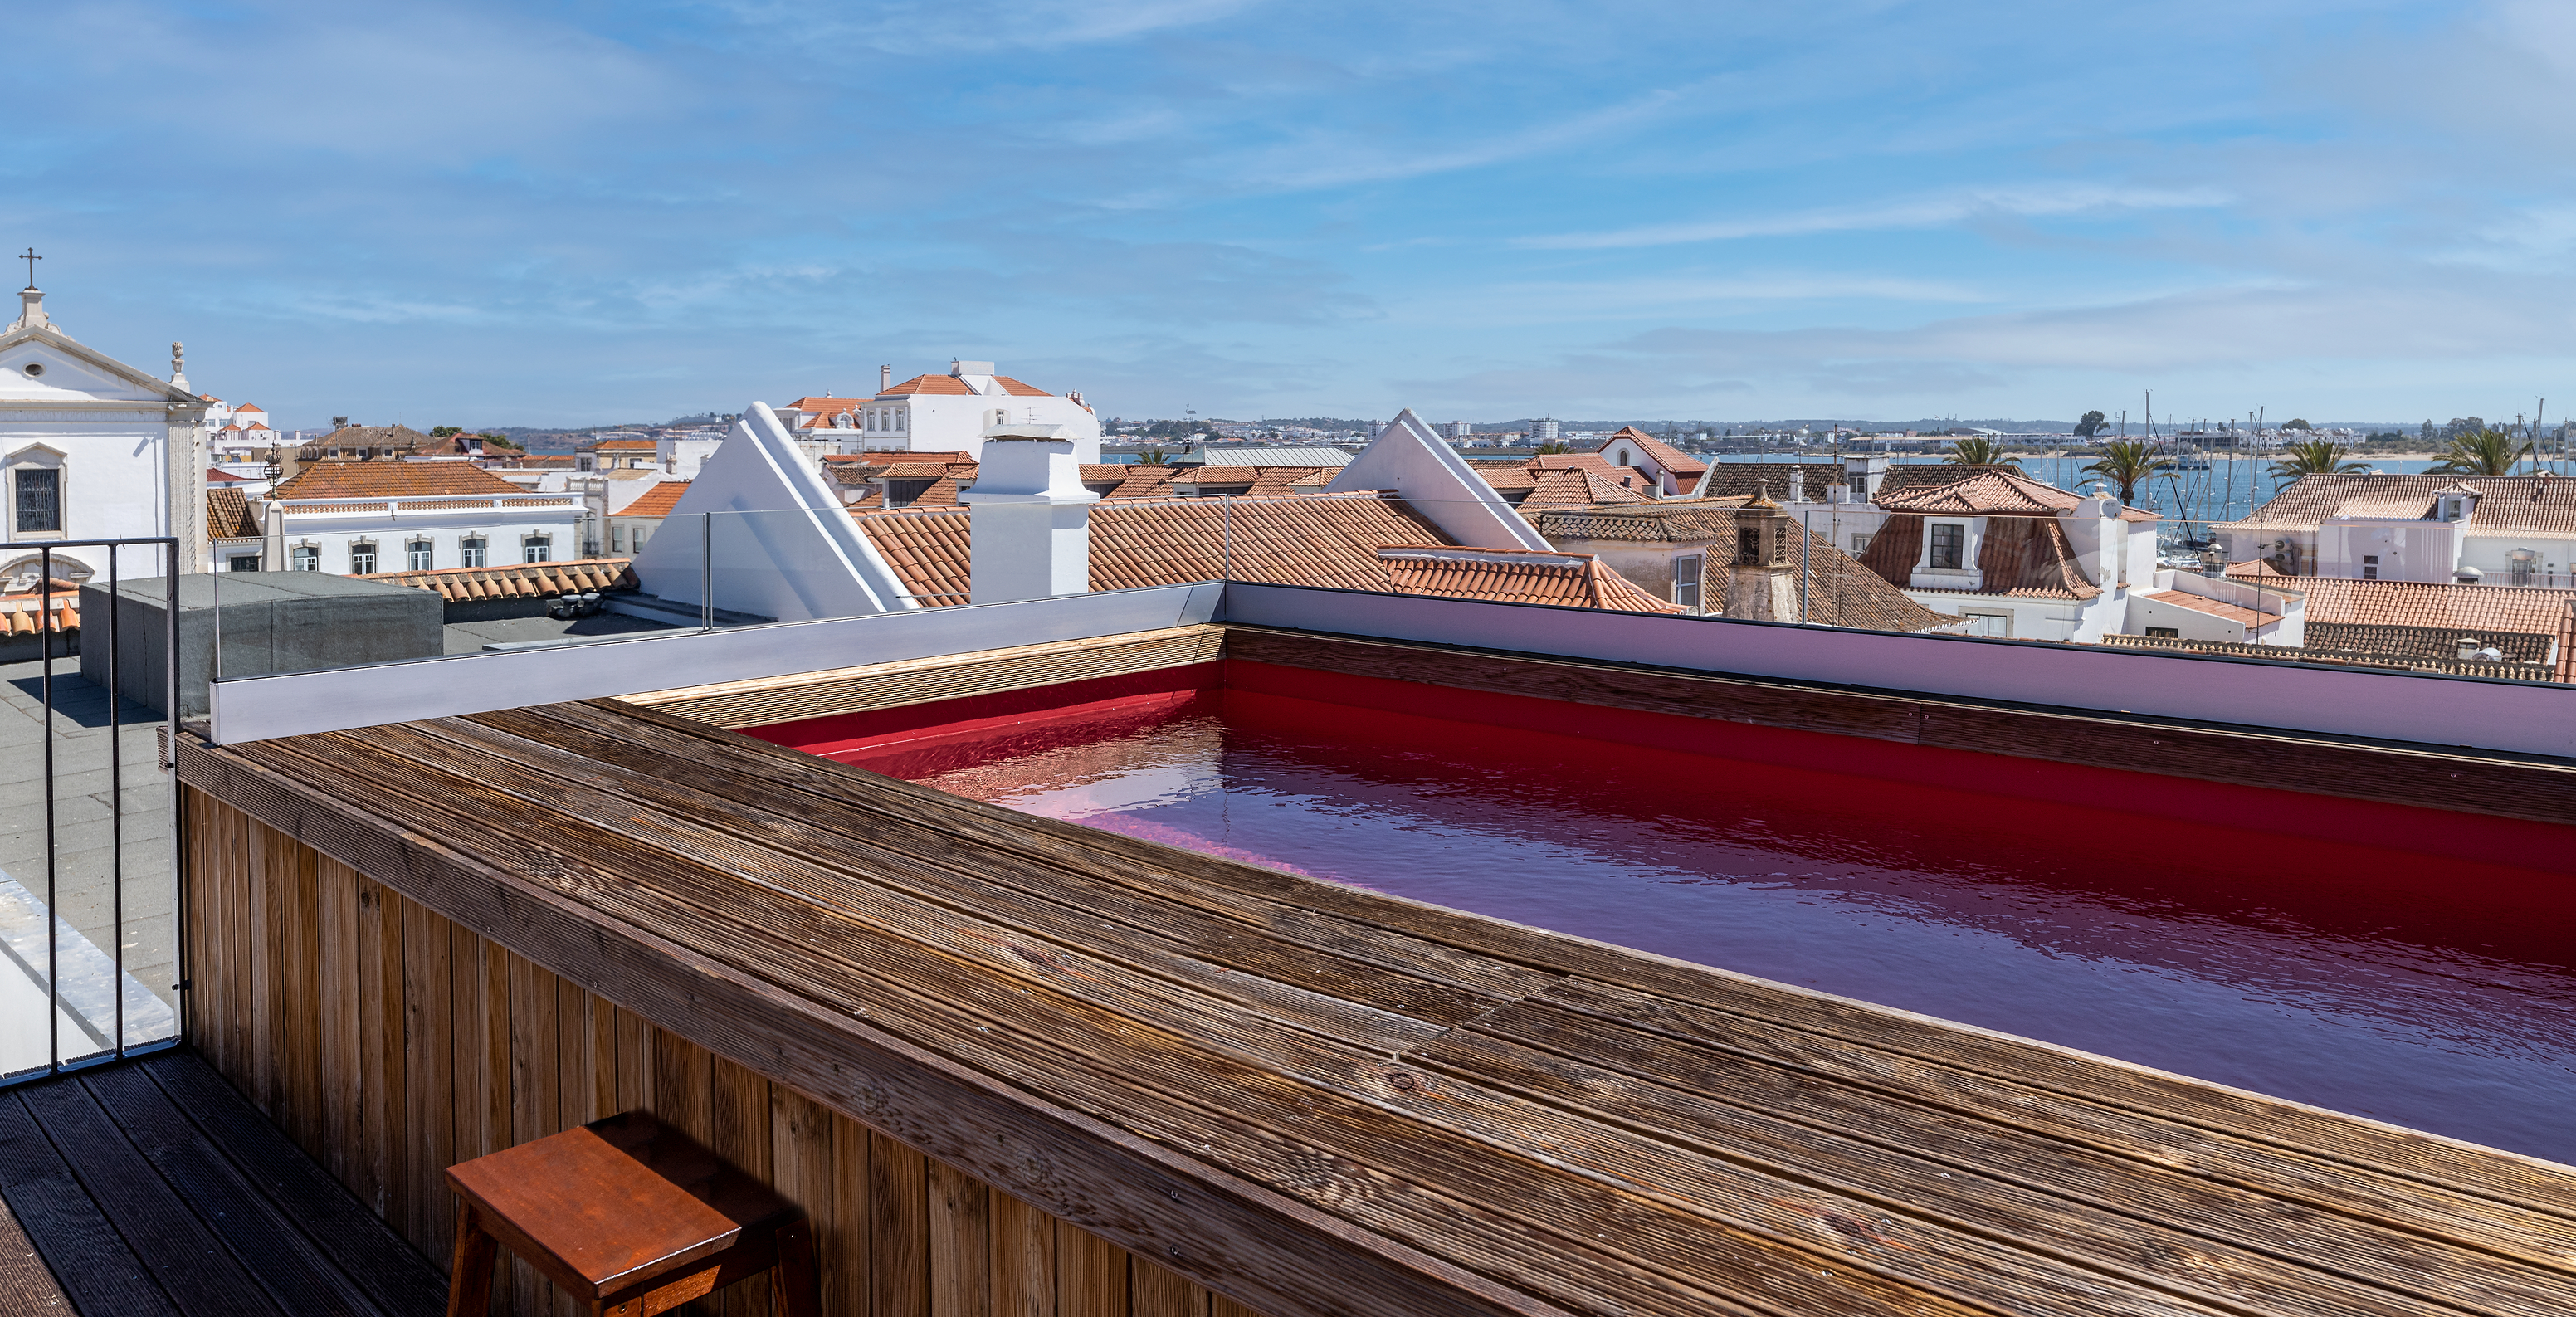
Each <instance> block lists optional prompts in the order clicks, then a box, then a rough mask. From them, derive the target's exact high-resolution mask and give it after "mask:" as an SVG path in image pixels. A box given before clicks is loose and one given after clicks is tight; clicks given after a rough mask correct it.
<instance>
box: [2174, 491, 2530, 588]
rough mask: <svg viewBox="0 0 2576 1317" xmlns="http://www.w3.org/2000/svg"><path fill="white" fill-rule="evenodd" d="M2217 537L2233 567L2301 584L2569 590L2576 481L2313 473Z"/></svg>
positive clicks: (2221, 528)
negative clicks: (2252, 565) (2344, 581)
mask: <svg viewBox="0 0 2576 1317" xmlns="http://www.w3.org/2000/svg"><path fill="white" fill-rule="evenodd" d="M2210 530H2211V531H2212V532H2213V533H2214V534H2216V535H2219V536H2221V537H2223V542H2224V543H2225V545H2226V550H2227V560H2228V561H2229V562H2253V561H2260V562H2264V563H2268V564H2270V566H2271V567H2272V569H2273V570H2274V571H2277V572H2281V573H2283V574H2285V575H2290V576H2341V577H2348V578H2351V579H2353V580H2360V581H2423V582H2432V583H2436V584H2441V583H2449V582H2454V581H2465V582H2473V583H2474V582H2482V583H2485V584H2488V585H2525V586H2560V585H2565V584H2568V582H2569V580H2570V578H2571V577H2576V480H2571V479H2568V478H2567V477H2565V476H2552V475H2536V476H2453V475H2433V474H2429V473H2428V474H2425V475H2385V476H2382V475H2368V476H2364V475H2351V476H2345V475H2310V476H2301V477H2299V479H2298V480H2297V481H2296V482H2294V483H2292V484H2291V485H2290V487H2289V488H2287V489H2284V490H2282V491H2281V492H2280V493H2279V494H2278V495H2275V496H2274V497H2273V499H2272V501H2270V502H2269V503H2266V504H2264V505H2263V506H2262V507H2260V508H2257V509H2255V510H2254V511H2253V513H2251V514H2250V515H2248V516H2246V517H2244V518H2241V519H2239V520H2236V521H2231V522H2225V523H2222V524H2220V525H2217V526H2213V527H2211V528H2210Z"/></svg>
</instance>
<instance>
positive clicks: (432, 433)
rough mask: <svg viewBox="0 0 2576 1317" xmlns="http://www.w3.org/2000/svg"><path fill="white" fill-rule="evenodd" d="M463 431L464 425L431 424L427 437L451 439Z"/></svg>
mask: <svg viewBox="0 0 2576 1317" xmlns="http://www.w3.org/2000/svg"><path fill="white" fill-rule="evenodd" d="M463 433H465V427H464V426H461V425H433V426H431V427H429V437H430V438H432V439H453V438H455V437H456V436H458V435H460V434H463Z"/></svg>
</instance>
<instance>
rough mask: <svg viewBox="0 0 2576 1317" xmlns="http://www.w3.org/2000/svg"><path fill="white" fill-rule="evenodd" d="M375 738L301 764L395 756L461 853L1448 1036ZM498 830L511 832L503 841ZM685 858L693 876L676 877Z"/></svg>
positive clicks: (1184, 1006)
mask: <svg viewBox="0 0 2576 1317" xmlns="http://www.w3.org/2000/svg"><path fill="white" fill-rule="evenodd" d="M368 737H369V741H370V742H371V744H369V745H368V746H366V747H364V748H363V749H361V748H360V747H358V746H357V745H355V744H354V743H353V742H350V741H345V740H338V739H335V738H332V737H320V738H314V739H312V740H310V741H308V742H306V743H304V744H301V745H299V746H298V747H297V751H296V752H297V753H303V754H308V755H311V756H313V758H314V760H315V762H317V763H319V764H324V765H330V766H333V767H336V768H341V769H352V768H355V767H357V766H358V765H359V764H361V763H364V762H373V763H378V764H381V763H383V762H384V759H383V757H384V756H399V757H401V759H402V760H403V761H404V766H405V770H406V771H407V772H408V773H409V774H410V775H412V776H413V777H414V778H415V779H417V780H421V781H427V780H430V779H432V778H435V780H436V782H437V787H436V790H437V791H438V792H439V793H441V794H445V795H452V796H453V797H455V798H458V799H461V800H465V801H469V802H472V804H473V805H474V807H475V808H474V811H473V812H474V814H475V815H476V817H475V818H474V819H473V820H472V821H471V822H465V821H461V820H460V821H458V822H457V823H455V824H452V825H449V826H445V827H435V828H434V827H432V826H431V825H429V824H428V823H426V822H424V824H423V825H422V830H423V831H428V832H432V833H433V834H434V835H439V836H441V837H442V839H443V840H445V841H446V842H447V844H449V845H451V846H453V847H455V848H457V849H458V850H459V851H461V852H464V853H467V854H477V855H481V856H482V857H483V858H485V859H487V860H491V861H494V862H499V863H509V862H511V861H512V860H513V859H514V858H516V857H519V856H523V855H524V854H525V850H526V847H527V846H528V845H529V843H528V842H527V841H526V840H525V834H526V833H527V832H529V831H542V832H543V833H545V834H546V835H547V837H548V841H549V843H550V844H549V845H548V847H547V849H549V850H562V851H567V852H571V853H578V854H581V855H583V856H585V857H588V856H601V857H614V858H616V859H618V860H622V861H624V862H625V863H628V864H633V865H642V866H647V867H652V868H656V869H658V870H660V871H661V872H660V874H659V875H658V876H659V877H660V878H661V880H662V881H664V882H665V883H680V882H683V881H691V878H690V875H693V874H695V875H702V876H700V877H697V878H695V879H694V881H695V882H696V883H698V884H700V886H699V887H698V890H700V891H701V892H702V893H704V894H705V899H708V900H714V901H717V902H719V903H721V902H722V901H723V900H725V899H727V897H729V896H730V895H731V894H732V893H734V892H736V891H738V890H740V884H741V883H742V882H743V881H744V880H745V879H746V878H749V879H752V880H755V881H758V882H762V883H764V884H767V885H772V886H776V887H778V888H780V889H781V890H787V891H794V892H797V893H798V894H799V895H800V896H801V897H803V898H805V900H806V902H808V903H809V904H805V905H801V906H800V907H799V908H798V909H796V910H794V911H789V912H788V913H789V915H790V917H791V918H794V919H797V920H799V921H804V920H809V919H811V918H813V917H815V915H816V914H818V913H819V914H823V915H825V916H826V917H828V918H830V919H833V920H839V921H863V922H865V923H868V924H871V925H874V926H876V927H879V928H881V929H882V930H883V931H884V933H885V934H886V935H887V936H891V937H896V938H904V939H914V940H919V941H922V942H924V943H926V944H931V945H936V946H937V947H938V948H939V949H940V950H941V951H943V952H945V953H947V954H949V955H951V956H955V957H957V958H959V959H961V960H964V961H967V962H970V963H973V964H977V965H979V966H981V967H983V968H985V969H987V970H990V971H993V972H998V973H1004V974H1010V975H1013V976H1017V977H1023V978H1028V979H1031V980H1032V981H1044V980H1048V979H1050V978H1052V979H1054V980H1055V981H1059V982H1061V981H1062V980H1063V979H1064V977H1065V976H1066V975H1068V974H1070V975H1071V976H1072V977H1073V978H1074V979H1076V980H1078V981H1081V982H1084V983H1087V984H1088V985H1090V986H1091V987H1092V988H1093V989H1094V990H1095V991H1097V992H1099V993H1101V994H1104V995H1106V996H1108V997H1110V998H1112V999H1115V1000H1119V1001H1121V1002H1122V1003H1123V1004H1124V1005H1125V1006H1126V1007H1127V1008H1128V1009H1131V1010H1135V1011H1137V1012H1139V1013H1140V1014H1143V1015H1146V1016H1149V1017H1161V1018H1165V1019H1183V1018H1199V1016H1200V1013H1201V1012H1207V1013H1208V1014H1207V1015H1206V1018H1208V1019H1210V1020H1213V1019H1217V1018H1222V1016H1223V1013H1224V1012H1225V1010H1227V1009H1228V1008H1233V1009H1251V1010H1257V1011H1259V1012H1260V1018H1259V1020H1258V1022H1257V1026H1256V1027H1258V1028H1260V1029H1262V1030H1265V1031H1266V1030H1270V1029H1278V1028H1296V1029H1307V1030H1312V1031H1315V1032H1318V1033H1325V1034H1343V1033H1348V1034H1358V1033H1362V1032H1366V1033H1367V1034H1368V1035H1370V1036H1372V1037H1373V1038H1374V1039H1376V1040H1377V1042H1378V1043H1379V1045H1380V1048H1381V1050H1384V1049H1385V1048H1386V1047H1394V1046H1402V1045H1405V1044H1407V1043H1409V1042H1413V1041H1418V1040H1421V1039H1425V1038H1429V1037H1433V1036H1436V1035H1437V1034H1438V1033H1439V1032H1440V1031H1441V1028H1442V1026H1440V1025H1437V1024H1433V1023H1430V1022H1427V1021H1422V1020H1417V1019H1414V1018H1412V1017H1409V1016H1403V1015H1398V1014H1396V1013H1394V1012H1391V1011H1384V1010H1379V1009H1375V1008H1372V1007H1369V1006H1366V1005H1364V1004H1361V1003H1357V1002H1353V1001H1350V1000H1348V999H1346V998H1340V997H1333V996H1329V995H1327V994H1323V993H1318V992H1315V991H1312V990H1310V989H1304V988H1299V987H1297V986H1295V985H1292V984H1282V983H1279V982H1277V981H1275V980H1266V979H1260V978H1256V977H1253V976H1248V975H1234V974H1229V973H1227V972H1226V971H1224V970H1222V969H1220V968H1217V967H1212V966H1208V965H1206V964H1205V962H1194V961H1188V960H1184V959H1182V958H1180V957H1178V956H1155V957H1152V958H1150V959H1148V960H1147V962H1146V963H1147V964H1148V965H1150V971H1148V972H1140V971H1139V970H1138V969H1137V968H1134V967H1133V964H1134V962H1133V961H1132V960H1131V962H1130V963H1128V964H1121V963H1119V962H1117V961H1112V960H1109V959H1106V958H1104V957H1100V956H1097V955H1094V954H1090V953H1087V952H1085V951H1084V950H1082V949H1081V944H1079V943H1077V942H1073V941H1070V940H1044V939H1041V938H1039V937H1037V936H1036V935H1034V934H1032V933H1030V932H1028V931H1026V930H1020V929H1013V928H1010V927H1009V926H1007V925H1002V924H996V923H993V922H991V921H989V920H987V919H984V918H980V917H978V916H975V915H970V914H967V913H966V912H965V911H964V910H963V909H961V908H957V907H950V906H940V905H934V904H931V903H929V902H926V901H921V900H918V899H916V898H914V897H911V896H909V895H907V894H905V893H903V892H900V891H896V890H893V889H891V888H888V887H885V886H882V885H878V884H876V883H871V882H868V881H867V880H865V879H860V878H857V877H855V875H848V874H843V873H840V872H838V871H835V870H831V869H822V868H818V867H817V866H816V865H815V864H814V862H813V860H812V859H811V858H810V857H809V856H807V855H805V854H801V853H799V852H795V851H788V850H772V849H769V848H767V847H764V846H759V845H746V844H741V843H737V842H733V841H731V840H730V839H728V838H725V837H723V836H722V835H721V834H720V832H719V830H716V829H712V828H705V827H700V826H697V825H695V824H694V823H691V822H689V821H688V817H678V816H668V817H666V816H660V815H652V814H644V813H639V812H637V811H636V810H634V809H633V808H632V807H631V805H630V806H629V807H628V808H627V809H626V810H625V811H624V812H623V817H614V821H613V822H605V821H597V820H598V819H599V816H598V815H596V814H588V815H581V814H564V813H555V812H551V811H550V810H549V808H548V807H547V806H546V805H544V804H542V803H540V802H538V801H535V800H531V799H528V798H527V796H526V795H524V794H514V793H513V792H512V791H511V790H510V787H511V786H512V785H517V786H518V787H520V788H521V790H522V791H523V792H524V791H527V790H537V789H543V786H542V784H544V783H552V786H553V791H554V793H555V794H557V795H559V796H565V797H570V798H579V797H581V796H582V795H583V793H585V792H587V791H590V790H593V789H592V788H587V787H584V786H581V785H578V784H574V783H569V782H564V781H562V780H560V779H558V778H553V777H551V776H547V775H543V774H531V776H532V777H533V779H534V780H533V781H519V780H518V778H519V775H520V773H521V772H522V771H523V770H520V769H518V768H517V767H516V766H514V765H512V764H510V763H509V762H507V761H503V760H499V759H494V758H489V757H457V756H451V755H445V754H443V753H441V752H440V751H439V749H438V748H437V747H436V746H435V745H433V744H426V743H424V741H423V739H421V738H416V737H413V736H411V735H409V734H408V733H407V732H406V731H404V730H397V729H393V728H378V729H375V730H374V731H372V732H370V733H369V734H368ZM280 753H282V752H280ZM368 756H375V757H374V758H372V759H370V758H368ZM381 790H382V791H384V792H386V793H392V792H395V791H397V790H405V791H407V788H397V787H395V786H393V785H391V784H388V785H387V786H385V787H383V788H381ZM585 803H593V804H598V803H604V801H590V802H585ZM689 817H694V815H692V816H689ZM496 824H505V825H508V826H505V827H498V828H496V827H494V826H493V825H496ZM817 844H819V843H817ZM678 857H685V859H686V860H687V861H689V862H690V863H687V864H678V863H674V860H675V858H678ZM903 861H904V857H902V856H900V855H897V854H894V853H892V852H887V853H885V854H884V857H883V863H885V864H887V865H893V864H899V863H902V862H903ZM773 931H774V932H776V933H778V934H779V935H782V936H795V937H800V938H801V937H807V936H812V935H813V934H812V932H811V930H808V929H805V928H796V929H793V930H790V929H786V928H781V929H777V930H773ZM1497 1004H1498V1003H1497Z"/></svg>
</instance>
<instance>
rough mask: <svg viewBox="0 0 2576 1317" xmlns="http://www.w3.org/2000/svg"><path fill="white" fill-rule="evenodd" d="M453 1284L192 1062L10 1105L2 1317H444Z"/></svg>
mask: <svg viewBox="0 0 2576 1317" xmlns="http://www.w3.org/2000/svg"><path fill="white" fill-rule="evenodd" d="M446 1307H447V1277H446V1275H445V1273H444V1272H442V1271H441V1270H439V1269H438V1268H436V1267H434V1266H432V1265H431V1264H430V1263H429V1261H428V1260H427V1259H425V1258H423V1257H422V1256H421V1255H420V1254H419V1253H417V1252H414V1251H413V1250H412V1248H411V1246H410V1245H408V1244H405V1243H404V1242H403V1241H402V1240H401V1239H400V1238H398V1237H396V1236H395V1235H394V1233H393V1232H392V1231H390V1230H388V1229H386V1228H385V1226H384V1224H383V1223H382V1222H380V1221H378V1220H377V1219H376V1217H375V1215H374V1214H373V1213H371V1212H369V1211H368V1210H367V1209H366V1208H365V1206H364V1205H362V1204H361V1203H359V1201H358V1200H357V1199H356V1198H354V1197H352V1196H351V1195H350V1194H349V1193H348V1191H347V1190H345V1189H343V1188H341V1187H340V1185H339V1184H337V1183H336V1182H334V1181H333V1180H332V1178H331V1177H330V1176H329V1175H327V1174H325V1173H323V1171H322V1169H321V1168H320V1167H318V1166H316V1165H314V1163H313V1162H312V1160H311V1159H310V1158H307V1157H306V1156H304V1155H303V1154H302V1153H301V1152H299V1151H297V1150H296V1148H295V1146H294V1145H293V1144H291V1143H289V1142H288V1141H287V1140H286V1137H285V1136H284V1135H283V1134H281V1133H279V1132H278V1130H277V1129H276V1128H275V1127H274V1126H272V1125H270V1124H269V1123H268V1122H267V1120H265V1119H264V1118H262V1117H261V1115H260V1113H259V1112H258V1110H257V1109H255V1108H254V1107H252V1106H251V1105H250V1104H249V1103H248V1102H247V1101H245V1100H243V1098H242V1096H241V1095H240V1094H239V1093H236V1092H234V1091H233V1089H232V1088H231V1087H230V1086H228V1085H226V1084H225V1083H224V1081H223V1079H222V1078H221V1077H220V1076H218V1075H217V1074H215V1072H214V1071H213V1070H211V1069H209V1068H208V1067H207V1066H206V1064H205V1063H204V1062H203V1061H201V1060H199V1059H198V1058H197V1057H196V1056H195V1055H193V1054H191V1053H187V1052H162V1053H158V1054H156V1055H153V1056H150V1057H146V1058H142V1059H139V1060H134V1061H129V1062H126V1063H124V1064H121V1065H114V1066H108V1067H105V1068H101V1069H96V1070H87V1071H81V1072H78V1073H76V1074H72V1075H67V1076H63V1077H59V1078H55V1079H49V1080H44V1081H42V1082H39V1083H35V1084H29V1085H25V1086H22V1087H19V1088H14V1089H9V1090H6V1091H0V1317H21V1315H22V1314H44V1315H45V1317H65V1315H66V1314H72V1313H79V1314H86V1315H87V1317H215V1315H217V1314H221V1315H223V1317H272V1315H273V1317H313V1315H316V1314H335V1315H345V1317H433V1315H434V1314H437V1313H442V1312H444V1311H446Z"/></svg>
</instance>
